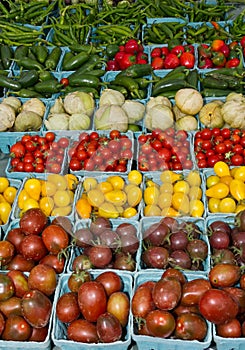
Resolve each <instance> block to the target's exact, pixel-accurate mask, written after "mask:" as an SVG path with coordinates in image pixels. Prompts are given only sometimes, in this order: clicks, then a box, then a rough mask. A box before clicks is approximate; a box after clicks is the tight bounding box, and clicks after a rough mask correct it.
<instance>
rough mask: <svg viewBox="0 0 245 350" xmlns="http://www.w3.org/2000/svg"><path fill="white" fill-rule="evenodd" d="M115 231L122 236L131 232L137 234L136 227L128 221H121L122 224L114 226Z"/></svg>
mask: <svg viewBox="0 0 245 350" xmlns="http://www.w3.org/2000/svg"><path fill="white" fill-rule="evenodd" d="M116 233H117V234H118V235H119V236H120V237H122V236H126V235H128V234H132V235H135V236H137V229H136V227H135V226H134V225H133V224H131V223H129V222H123V223H122V224H119V225H118V226H117V228H116Z"/></svg>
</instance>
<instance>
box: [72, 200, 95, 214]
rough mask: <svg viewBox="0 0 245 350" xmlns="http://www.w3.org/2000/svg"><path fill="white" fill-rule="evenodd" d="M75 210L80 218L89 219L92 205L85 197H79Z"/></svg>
mask: <svg viewBox="0 0 245 350" xmlns="http://www.w3.org/2000/svg"><path fill="white" fill-rule="evenodd" d="M76 211H77V213H78V215H79V217H80V218H82V219H89V218H90V214H91V212H92V206H91V204H89V202H88V200H87V198H79V199H78V201H77V202H76Z"/></svg>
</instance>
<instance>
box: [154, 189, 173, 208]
mask: <svg viewBox="0 0 245 350" xmlns="http://www.w3.org/2000/svg"><path fill="white" fill-rule="evenodd" d="M171 204H172V193H167V192H166V193H161V194H160V195H159V197H158V201H157V205H158V206H159V207H160V208H161V209H163V208H169V207H170V206H171Z"/></svg>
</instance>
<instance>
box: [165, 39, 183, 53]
mask: <svg viewBox="0 0 245 350" xmlns="http://www.w3.org/2000/svg"><path fill="white" fill-rule="evenodd" d="M178 45H181V41H180V40H179V39H171V40H169V41H168V49H169V51H171V50H172V49H173V48H174V47H175V46H178Z"/></svg>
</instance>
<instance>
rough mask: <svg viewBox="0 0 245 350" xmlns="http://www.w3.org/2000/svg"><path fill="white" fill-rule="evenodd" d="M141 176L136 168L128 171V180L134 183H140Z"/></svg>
mask: <svg viewBox="0 0 245 350" xmlns="http://www.w3.org/2000/svg"><path fill="white" fill-rule="evenodd" d="M142 179H143V176H142V174H141V173H140V172H139V171H138V170H131V171H130V172H129V173H128V181H129V183H132V184H134V185H140V184H141V182H142Z"/></svg>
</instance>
